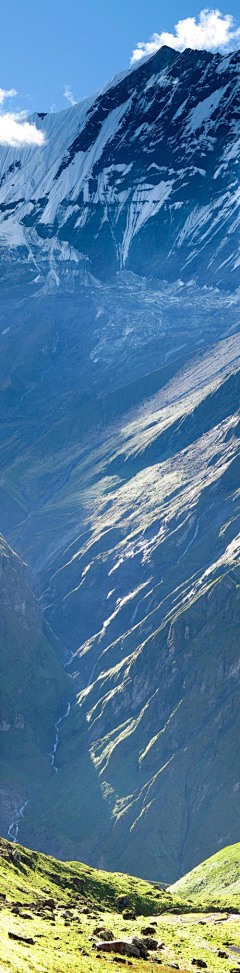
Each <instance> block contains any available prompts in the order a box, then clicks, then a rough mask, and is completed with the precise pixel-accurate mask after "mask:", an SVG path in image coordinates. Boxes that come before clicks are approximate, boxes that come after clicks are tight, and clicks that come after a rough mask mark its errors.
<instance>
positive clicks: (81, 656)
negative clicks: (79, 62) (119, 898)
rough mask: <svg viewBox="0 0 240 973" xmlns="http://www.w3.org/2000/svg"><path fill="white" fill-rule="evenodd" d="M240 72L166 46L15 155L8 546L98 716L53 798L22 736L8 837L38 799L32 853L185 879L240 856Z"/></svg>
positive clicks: (5, 368) (3, 311) (79, 734)
mask: <svg viewBox="0 0 240 973" xmlns="http://www.w3.org/2000/svg"><path fill="white" fill-rule="evenodd" d="M239 61H240V57H239V53H237V54H233V55H230V56H228V57H225V58H222V57H221V56H220V55H215V56H212V55H211V54H207V53H199V52H193V51H185V53H184V54H181V55H179V54H176V53H175V52H173V51H172V50H170V49H167V48H163V49H162V50H161V51H159V52H158V53H157V54H156V55H155V56H154V57H152V58H148V59H146V60H145V61H143V62H142V63H141V64H140V65H139V66H138V67H137V68H135V69H134V70H131V71H129V72H127V73H125V74H124V75H122V76H120V77H118V78H116V79H114V80H113V81H112V82H111V83H109V84H108V85H107V86H106V87H105V88H104V89H103V90H102V91H101V92H100V93H99V94H98V95H97V96H96V95H95V96H93V97H92V98H89V99H87V100H86V101H85V102H83V103H82V104H80V105H76V106H74V107H73V108H70V109H69V110H67V111H65V112H60V113H58V114H57V115H52V114H50V115H44V116H43V115H38V116H34V121H35V122H36V124H37V125H38V126H39V127H41V128H42V129H43V130H44V132H45V135H46V143H45V146H44V147H42V148H38V149H32V148H27V149H21V151H20V150H18V149H14V150H13V149H1V185H0V266H1V307H0V332H1V361H0V371H1V414H2V419H3V422H2V431H1V455H2V477H1V485H0V502H1V529H2V531H3V533H5V535H6V537H7V540H8V542H10V544H11V546H12V547H14V549H15V550H16V551H17V552H18V553H19V554H20V555H21V556H22V557H24V559H25V560H26V561H27V562H28V564H29V566H30V569H31V572H32V583H33V586H34V590H35V595H36V596H37V598H38V599H40V605H41V610H43V611H44V613H45V617H46V620H47V622H48V623H50V626H51V630H53V631H51V639H50V641H51V645H52V644H53V643H52V640H53V639H54V636H53V632H54V633H55V635H56V636H57V637H58V638H59V639H60V640H61V644H62V643H64V645H65V646H66V647H67V656H66V655H65V649H64V648H59V643H58V644H57V642H54V651H55V654H56V653H57V655H56V667H57V669H56V674H55V675H54V679H56V683H55V684H56V685H57V684H58V679H60V676H59V673H60V670H61V673H62V680H63V682H62V684H61V692H60V690H59V697H58V698H59V709H58V711H57V716H59V718H60V717H61V716H62V715H64V714H65V711H66V699H67V698H68V697H71V692H72V694H73V695H75V696H76V702H75V705H73V706H72V708H71V713H70V715H69V718H68V720H67V721H66V722H64V724H63V726H62V729H61V731H60V732H59V738H60V743H59V747H58V767H59V773H58V774H56V773H54V766H53V768H52V769H51V761H50V756H48V758H47V759H46V761H45V762H44V760H42V762H41V772H40V771H39V787H38V789H36V781H35V778H34V781H35V782H34V787H32V788H31V785H30V779H29V766H27V760H26V759H24V760H22V766H21V764H20V765H19V763H18V772H17V773H16V762H14V756H13V755H14V747H15V745H14V739H15V736H16V748H17V750H16V752H18V747H19V743H18V738H17V732H18V731H17V727H16V726H15V725H14V721H13V723H11V727H12V729H11V734H13V741H12V739H11V745H10V742H9V744H8V740H9V741H10V737H8V734H7V733H6V734H5V736H4V748H5V751H4V752H5V753H6V758H5V771H4V773H5V776H6V781H5V782H4V787H5V791H4V795H5V797H4V800H5V804H4V812H3V821H4V822H5V830H6V832H7V830H8V827H9V825H10V823H11V821H10V820H9V814H10V811H9V808H10V807H13V809H14V808H15V807H16V806H17V800H18V794H19V807H20V806H22V805H23V802H24V800H27V801H29V803H28V804H27V806H26V809H25V812H24V818H22V819H21V822H20V826H19V827H20V829H21V830H20V838H21V840H22V841H25V843H26V844H30V845H31V846H33V847H38V848H41V849H42V850H46V851H49V852H51V853H55V854H58V855H60V856H62V857H72V858H74V857H79V858H81V859H82V860H85V861H89V862H91V863H93V864H99V863H101V865H103V866H106V867H107V868H112V869H113V868H114V869H117V868H118V869H125V870H127V871H129V872H130V871H131V872H135V874H144V875H146V876H147V877H148V878H150V879H151V878H156V877H157V878H159V877H161V878H162V879H163V880H165V881H170V880H172V881H173V880H175V879H176V878H177V877H178V876H179V875H180V874H182V873H183V872H184V871H186V870H187V869H189V868H191V867H192V866H194V865H195V864H196V863H197V862H199V861H200V860H202V859H203V858H204V857H206V856H207V855H209V854H211V853H213V852H214V851H216V850H219V848H221V847H223V846H224V845H225V844H226V843H231V842H234V841H237V840H238V838H239V830H238V828H239V824H238V822H239V781H238V776H239V770H238V768H239V754H238V748H237V739H238V732H237V731H238V719H239V717H238V712H239V705H238V694H239V673H240V665H239V610H240V609H239V590H240V589H239V579H240V573H239V550H240V542H239V535H240V510H239V471H240V459H239V430H240V421H239V388H240V372H239V343H240V338H239V295H238V285H239V225H238V205H239V203H238V201H239V182H238V143H239V121H238V118H239ZM11 592H12V586H11V584H10V583H9V598H10V595H11ZM12 597H13V596H12ZM9 604H10V602H9ZM34 604H37V602H35V600H34ZM41 617H42V616H41ZM48 632H49V630H48ZM48 637H49V635H48ZM10 642H11V653H10V654H11V658H14V657H15V656H16V659H17V667H16V671H17V673H19V675H18V677H17V679H16V685H15V688H14V693H15V696H16V694H17V693H18V692H19V686H20V684H21V683H20V680H21V664H19V660H21V657H22V642H21V638H20V636H19V635H17V636H15V637H14V638H13V635H11V639H10ZM9 644H10V643H9ZM9 652H10V649H9ZM37 656H38V653H37V651H36V671H37V663H38V659H37ZM59 657H60V659H62V658H64V660H66V658H68V660H69V665H68V668H67V672H68V674H69V675H71V676H72V677H73V679H72V680H68V679H67V677H66V674H65V673H64V670H63V665H62V662H59ZM32 666H33V669H34V670H35V663H34V662H32V660H31V667H32ZM5 667H6V662H5ZM59 667H60V668H59ZM31 671H32V670H31ZM66 680H67V681H66ZM69 685H71V692H68V687H69ZM57 692H58V691H57ZM41 694H42V697H43V698H45V697H44V694H45V689H44V686H43V684H42V683H41ZM11 705H12V703H11ZM7 707H8V700H6V706H5V709H6V713H5V711H4V720H5V721H7V722H8V718H7ZM51 707H52V708H51ZM47 712H48V720H49V721H50V722H49V723H48V727H49V728H48V730H47V739H46V740H45V742H42V740H41V747H42V750H41V753H42V751H43V753H44V755H45V757H47V753H49V749H50V750H51V748H49V739H50V738H49V734H50V724H51V714H52V740H53V744H54V740H55V736H56V729H54V724H55V722H56V713H55V710H54V707H53V704H52V702H50V703H49V705H48V707H47ZM39 719H40V717H39ZM10 722H11V721H10ZM35 732H36V728H35V726H34V733H35ZM14 735H15V736H14ZM44 748H45V749H44ZM50 755H51V754H50ZM29 759H30V758H29ZM31 759H32V758H31ZM41 759H42V758H41ZM36 766H37V767H38V762H37V765H36ZM49 767H50V773H49ZM19 768H20V769H19ZM10 778H11V788H12V790H11V792H10V784H9V780H10ZM36 778H37V775H36ZM13 792H14V801H13V799H12V798H11V795H12V794H13ZM6 795H8V797H7V798H6ZM11 800H12V805H11ZM14 802H15V803H14ZM10 816H11V815H10Z"/></svg>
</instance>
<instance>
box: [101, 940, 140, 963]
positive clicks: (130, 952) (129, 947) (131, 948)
mask: <svg viewBox="0 0 240 973" xmlns="http://www.w3.org/2000/svg"><path fill="white" fill-rule="evenodd" d="M95 949H96V950H97V952H98V953H100V952H102V951H103V952H104V953H120V955H123V956H135V957H136V959H140V955H141V954H140V949H139V948H138V946H135V943H129V942H126V941H125V940H123V939H113V940H112V942H102V941H101V940H100V942H98V943H95Z"/></svg>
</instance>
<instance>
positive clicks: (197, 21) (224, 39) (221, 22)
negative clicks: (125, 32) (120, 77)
mask: <svg viewBox="0 0 240 973" xmlns="http://www.w3.org/2000/svg"><path fill="white" fill-rule="evenodd" d="M174 31H175V33H172V34H170V33H168V32H167V31H162V32H161V34H156V33H155V34H153V35H152V37H151V38H150V40H149V41H147V42H146V43H144V42H142V41H139V43H138V44H137V47H136V48H135V50H134V51H133V53H132V57H131V64H134V63H135V62H136V61H140V60H141V58H142V57H144V56H145V55H146V54H154V53H155V51H158V50H159V48H160V47H163V46H164V44H166V45H167V46H168V47H173V49H174V50H175V51H184V50H185V48H186V47H190V48H192V49H193V50H198V51H203V50H205V51H216V50H220V51H224V52H225V51H227V50H231V49H233V48H236V47H239V46H240V28H239V27H238V28H237V27H236V23H235V20H234V17H233V16H232V14H222V13H221V11H220V10H218V9H217V10H209V9H208V8H206V9H205V10H201V12H200V14H199V17H197V18H196V17H186V19H185V20H179V21H178V23H177V24H175V26H174Z"/></svg>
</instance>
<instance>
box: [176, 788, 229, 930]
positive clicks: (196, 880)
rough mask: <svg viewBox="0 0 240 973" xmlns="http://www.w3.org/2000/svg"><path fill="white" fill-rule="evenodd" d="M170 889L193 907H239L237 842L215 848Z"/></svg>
mask: <svg viewBox="0 0 240 973" xmlns="http://www.w3.org/2000/svg"><path fill="white" fill-rule="evenodd" d="M238 786H239V785H238ZM170 890H171V891H172V892H173V894H175V893H176V894H177V895H180V897H181V898H183V899H186V900H189V899H191V901H192V902H194V903H195V904H196V906H197V905H201V906H205V907H206V908H207V906H209V907H210V908H214V906H217V907H218V908H221V909H225V908H228V909H232V911H234V909H236V910H239V909H240V843H237V844H235V845H229V846H228V847H227V848H223V849H222V850H221V851H218V852H217V854H216V855H213V856H212V858H208V860H207V861H205V862H202V863H201V865H198V866H197V868H194V869H193V871H191V872H189V873H188V875H184V876H183V878H180V880H179V881H178V882H176V883H175V885H172V886H171V889H170Z"/></svg>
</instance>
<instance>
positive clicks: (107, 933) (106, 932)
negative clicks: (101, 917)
mask: <svg viewBox="0 0 240 973" xmlns="http://www.w3.org/2000/svg"><path fill="white" fill-rule="evenodd" d="M93 935H94V936H101V938H102V939H104V940H105V942H110V941H111V940H112V939H114V935H113V933H112V932H111V929H106V927H105V926H96V929H94V930H93Z"/></svg>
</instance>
